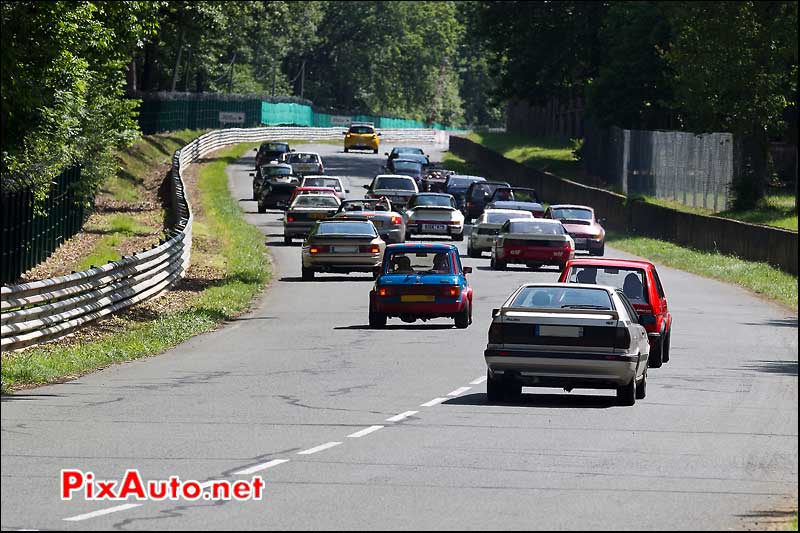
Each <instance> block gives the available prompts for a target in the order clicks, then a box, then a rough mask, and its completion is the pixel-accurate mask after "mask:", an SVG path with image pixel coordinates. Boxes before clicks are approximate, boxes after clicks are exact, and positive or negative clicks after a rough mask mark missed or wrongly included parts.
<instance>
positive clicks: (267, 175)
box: [250, 163, 292, 200]
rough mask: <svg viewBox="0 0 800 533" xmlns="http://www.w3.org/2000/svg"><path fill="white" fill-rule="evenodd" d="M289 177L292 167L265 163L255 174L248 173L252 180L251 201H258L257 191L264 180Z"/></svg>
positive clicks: (283, 164)
mask: <svg viewBox="0 0 800 533" xmlns="http://www.w3.org/2000/svg"><path fill="white" fill-rule="evenodd" d="M291 175H292V167H291V165H287V164H285V163H266V164H263V165H261V166H259V167H258V168H257V169H256V171H255V172H251V173H250V177H252V178H253V200H258V189H259V188H261V185H262V184H263V183H264V180H270V179H274V178H288V177H289V176H291Z"/></svg>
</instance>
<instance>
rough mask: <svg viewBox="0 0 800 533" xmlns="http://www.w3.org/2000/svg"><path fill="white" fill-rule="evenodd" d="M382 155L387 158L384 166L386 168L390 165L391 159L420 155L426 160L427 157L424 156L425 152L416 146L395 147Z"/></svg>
mask: <svg viewBox="0 0 800 533" xmlns="http://www.w3.org/2000/svg"><path fill="white" fill-rule="evenodd" d="M383 155H385V156H386V157H387V159H386V165H387V166H388V165H389V163H391V161H392V159H397V158H398V157H400V156H401V155H421V156H425V158H426V159H427V157H428V156H426V155H425V151H424V150H423V149H422V148H419V147H417V146H395V147H394V148H392V151H391V152H386V153H384V154H383Z"/></svg>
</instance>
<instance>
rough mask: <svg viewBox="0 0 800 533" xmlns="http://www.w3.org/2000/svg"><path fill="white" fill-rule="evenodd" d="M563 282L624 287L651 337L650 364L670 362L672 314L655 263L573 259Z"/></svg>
mask: <svg viewBox="0 0 800 533" xmlns="http://www.w3.org/2000/svg"><path fill="white" fill-rule="evenodd" d="M558 281H559V282H562V283H592V284H596V285H610V286H612V287H616V288H618V289H621V290H622V292H624V293H625V296H627V297H628V299H629V300H630V302H631V304H633V307H634V309H636V312H637V313H638V314H639V318H640V321H639V323H640V324H642V325H643V326H644V328H645V329H646V330H647V335H648V337H649V339H650V367H651V368H658V367H660V366H661V364H662V363H666V362H667V361H669V339H670V336H671V333H672V315H671V314H670V312H669V307H668V306H667V296H666V294H664V287H663V286H662V285H661V280H660V279H659V277H658V272H657V271H656V267H655V265H653V263H650V262H649V261H631V260H627V259H589V258H586V259H573V260H571V261H569V262H568V263H567V265H566V267H565V268H564V271H563V272H561V277H560V278H559V280H558Z"/></svg>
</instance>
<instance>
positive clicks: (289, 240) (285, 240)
mask: <svg viewBox="0 0 800 533" xmlns="http://www.w3.org/2000/svg"><path fill="white" fill-rule="evenodd" d="M283 244H285V245H287V246H291V244H292V238H291V237H289V236H288V235H284V236H283Z"/></svg>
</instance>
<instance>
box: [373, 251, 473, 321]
mask: <svg viewBox="0 0 800 533" xmlns="http://www.w3.org/2000/svg"><path fill="white" fill-rule="evenodd" d="M470 272H472V268H470V267H462V266H461V259H460V257H459V254H458V249H457V248H456V247H455V246H454V245H452V244H444V243H441V244H440V243H436V244H432V243H403V244H391V245H389V246H387V247H386V252H385V253H384V254H383V263H382V265H381V273H380V275H379V276H378V278H377V279H376V280H375V286H374V287H373V288H372V290H371V291H370V293H369V325H370V326H371V327H374V328H381V327H384V326H385V325H386V320H387V319H388V318H389V317H398V318H400V320H402V321H403V322H414V321H415V320H430V319H432V318H440V317H448V318H452V319H453V320H454V321H455V326H456V327H457V328H466V327H467V326H469V325H470V324H471V323H472V287H471V286H470V285H469V283H468V282H467V277H466V274H469V273H470Z"/></svg>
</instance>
